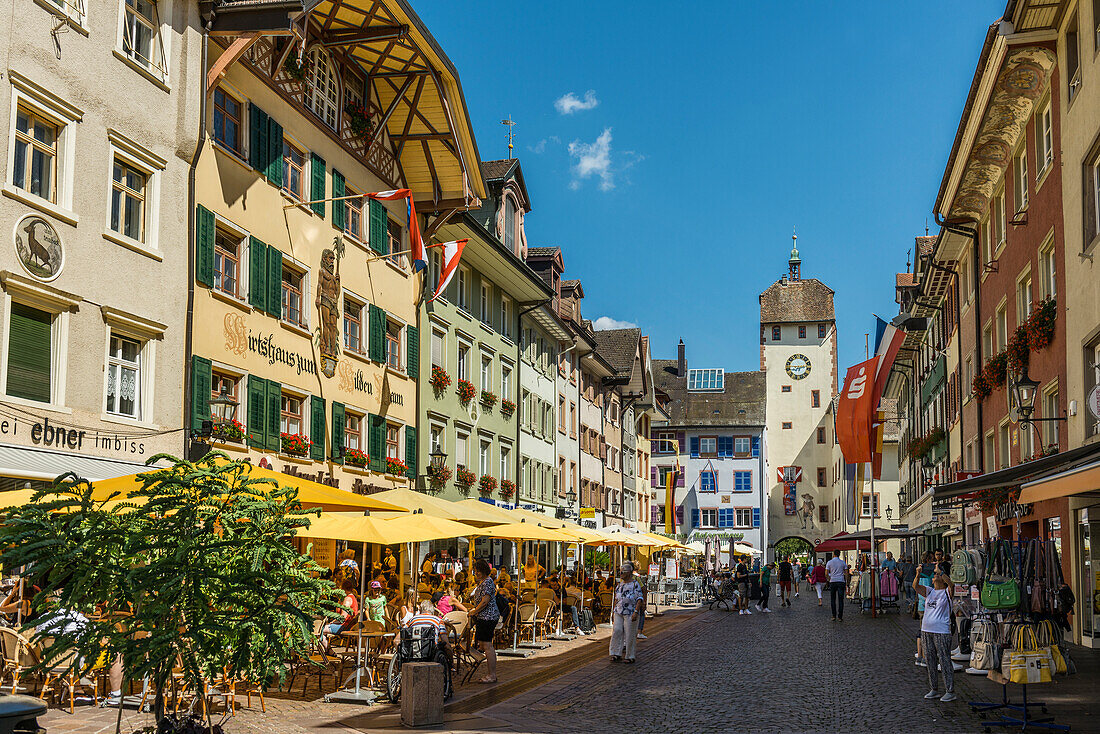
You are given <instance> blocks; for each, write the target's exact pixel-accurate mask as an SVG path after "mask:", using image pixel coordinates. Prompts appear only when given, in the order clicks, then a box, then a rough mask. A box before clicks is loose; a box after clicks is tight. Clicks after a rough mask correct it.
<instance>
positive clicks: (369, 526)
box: [298, 512, 476, 545]
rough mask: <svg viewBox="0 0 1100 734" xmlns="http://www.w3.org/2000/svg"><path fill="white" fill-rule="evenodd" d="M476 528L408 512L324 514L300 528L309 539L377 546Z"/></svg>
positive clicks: (455, 534) (463, 533)
mask: <svg viewBox="0 0 1100 734" xmlns="http://www.w3.org/2000/svg"><path fill="white" fill-rule="evenodd" d="M474 532H476V530H475V529H474V528H472V527H470V526H469V525H463V524H462V523H460V522H454V521H453V520H444V519H442V518H438V517H432V516H430V515H425V514H423V513H419V512H417V513H404V514H402V515H399V516H397V517H394V518H392V519H389V520H384V519H379V518H376V517H368V516H366V515H359V516H353V515H345V514H330V513H322V514H321V516H320V517H319V518H317V519H315V520H313V521H312V522H311V523H310V525H309V527H308V528H302V529H301V530H299V531H298V534H299V535H302V536H305V537H307V538H325V539H327V540H354V541H358V542H362V543H374V544H376V545H398V544H399V543H420V542H423V541H426V540H439V539H440V538H458V537H462V536H466V535H470V534H471V533H474Z"/></svg>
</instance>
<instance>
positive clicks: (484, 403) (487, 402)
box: [481, 390, 497, 410]
mask: <svg viewBox="0 0 1100 734" xmlns="http://www.w3.org/2000/svg"><path fill="white" fill-rule="evenodd" d="M496 404H497V396H496V393H494V392H493V391H492V390H482V391H481V407H483V408H485V410H492V409H493V406H494V405H496Z"/></svg>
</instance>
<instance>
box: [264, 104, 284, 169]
mask: <svg viewBox="0 0 1100 734" xmlns="http://www.w3.org/2000/svg"><path fill="white" fill-rule="evenodd" d="M264 163H265V166H264V174H265V175H266V176H267V180H268V181H270V182H271V183H273V184H275V185H276V186H282V185H283V126H282V125H280V124H279V123H277V122H275V120H274V119H272V118H270V117H269V118H267V159H266V160H265V161H264Z"/></svg>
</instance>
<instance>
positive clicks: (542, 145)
mask: <svg viewBox="0 0 1100 734" xmlns="http://www.w3.org/2000/svg"><path fill="white" fill-rule="evenodd" d="M551 144H552V145H560V144H561V138H559V137H558V136H557V135H551V136H550V137H548V138H543V139H542V140H540V141H539V142H537V143H535V144H534V145H528V146H527V150H529V151H531V152H532V153H538V154H542V153H545V152H546V146H547V145H551Z"/></svg>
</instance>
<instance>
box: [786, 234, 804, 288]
mask: <svg viewBox="0 0 1100 734" xmlns="http://www.w3.org/2000/svg"><path fill="white" fill-rule="evenodd" d="M791 243H792V244H791V257H790V259H789V260H787V277H788V278H789V279H790V280H802V259H801V258H800V257H799V256H798V231H797V230H795V229H794V228H792V229H791Z"/></svg>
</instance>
